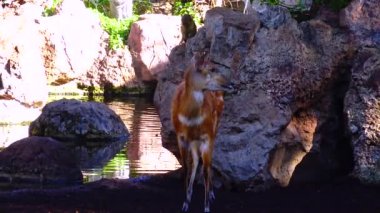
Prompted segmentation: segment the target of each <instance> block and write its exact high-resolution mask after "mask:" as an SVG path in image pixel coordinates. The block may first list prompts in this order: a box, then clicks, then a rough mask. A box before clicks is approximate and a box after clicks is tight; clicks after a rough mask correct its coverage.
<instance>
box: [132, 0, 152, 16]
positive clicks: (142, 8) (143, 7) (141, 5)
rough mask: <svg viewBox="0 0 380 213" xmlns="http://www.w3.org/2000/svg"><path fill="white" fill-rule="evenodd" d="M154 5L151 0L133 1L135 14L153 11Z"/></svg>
mask: <svg viewBox="0 0 380 213" xmlns="http://www.w3.org/2000/svg"><path fill="white" fill-rule="evenodd" d="M152 12H153V5H152V3H151V2H150V0H135V1H133V14H136V15H141V14H145V13H152Z"/></svg>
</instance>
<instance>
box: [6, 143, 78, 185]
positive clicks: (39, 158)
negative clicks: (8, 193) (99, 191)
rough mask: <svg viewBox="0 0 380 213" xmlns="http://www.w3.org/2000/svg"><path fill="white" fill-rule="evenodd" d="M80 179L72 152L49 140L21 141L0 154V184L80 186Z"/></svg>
mask: <svg viewBox="0 0 380 213" xmlns="http://www.w3.org/2000/svg"><path fill="white" fill-rule="evenodd" d="M82 178H83V177H82V173H81V170H80V168H79V166H78V164H77V161H76V159H75V158H73V153H72V152H71V151H70V150H69V149H68V148H67V147H66V146H65V145H64V144H62V143H61V142H59V141H56V140H54V139H52V138H49V137H36V136H32V137H29V138H24V139H21V140H19V141H16V142H14V143H13V144H11V145H10V146H9V147H7V148H6V149H4V150H3V151H1V152H0V181H1V182H2V183H3V184H7V183H9V184H46V185H67V184H81V183H82Z"/></svg>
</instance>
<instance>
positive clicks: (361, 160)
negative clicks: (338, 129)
mask: <svg viewBox="0 0 380 213" xmlns="http://www.w3.org/2000/svg"><path fill="white" fill-rule="evenodd" d="M344 104H345V105H344V110H345V112H346V113H347V116H348V124H347V125H348V126H349V127H350V131H349V133H350V134H351V135H352V147H353V153H354V171H353V175H354V176H355V177H358V178H359V179H360V180H361V181H362V182H365V183H377V184H379V183H380V52H379V51H378V50H376V49H370V48H368V49H364V50H362V51H361V52H360V53H359V56H358V58H357V59H356V60H355V63H354V66H353V68H352V80H351V83H350V87H349V90H348V92H347V96H346V98H345V102H344Z"/></svg>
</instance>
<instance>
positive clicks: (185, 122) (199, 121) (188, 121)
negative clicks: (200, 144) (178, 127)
mask: <svg viewBox="0 0 380 213" xmlns="http://www.w3.org/2000/svg"><path fill="white" fill-rule="evenodd" d="M178 119H179V121H180V122H181V123H182V124H183V125H185V126H199V125H200V124H202V123H203V121H204V120H205V117H204V116H198V117H195V118H190V119H189V118H187V117H186V116H183V115H182V114H180V115H178Z"/></svg>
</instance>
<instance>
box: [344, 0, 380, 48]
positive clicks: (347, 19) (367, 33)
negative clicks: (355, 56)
mask: <svg viewBox="0 0 380 213" xmlns="http://www.w3.org/2000/svg"><path fill="white" fill-rule="evenodd" d="M340 25H341V26H343V27H347V28H348V29H349V30H350V31H351V32H352V33H353V34H354V36H353V38H354V39H355V40H356V41H357V42H358V43H360V44H361V45H364V46H377V47H378V48H379V47H380V7H379V2H378V1H377V0H365V1H363V0H354V1H352V2H351V3H350V4H349V5H348V6H347V7H346V8H344V9H343V10H342V11H341V14H340Z"/></svg>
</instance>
